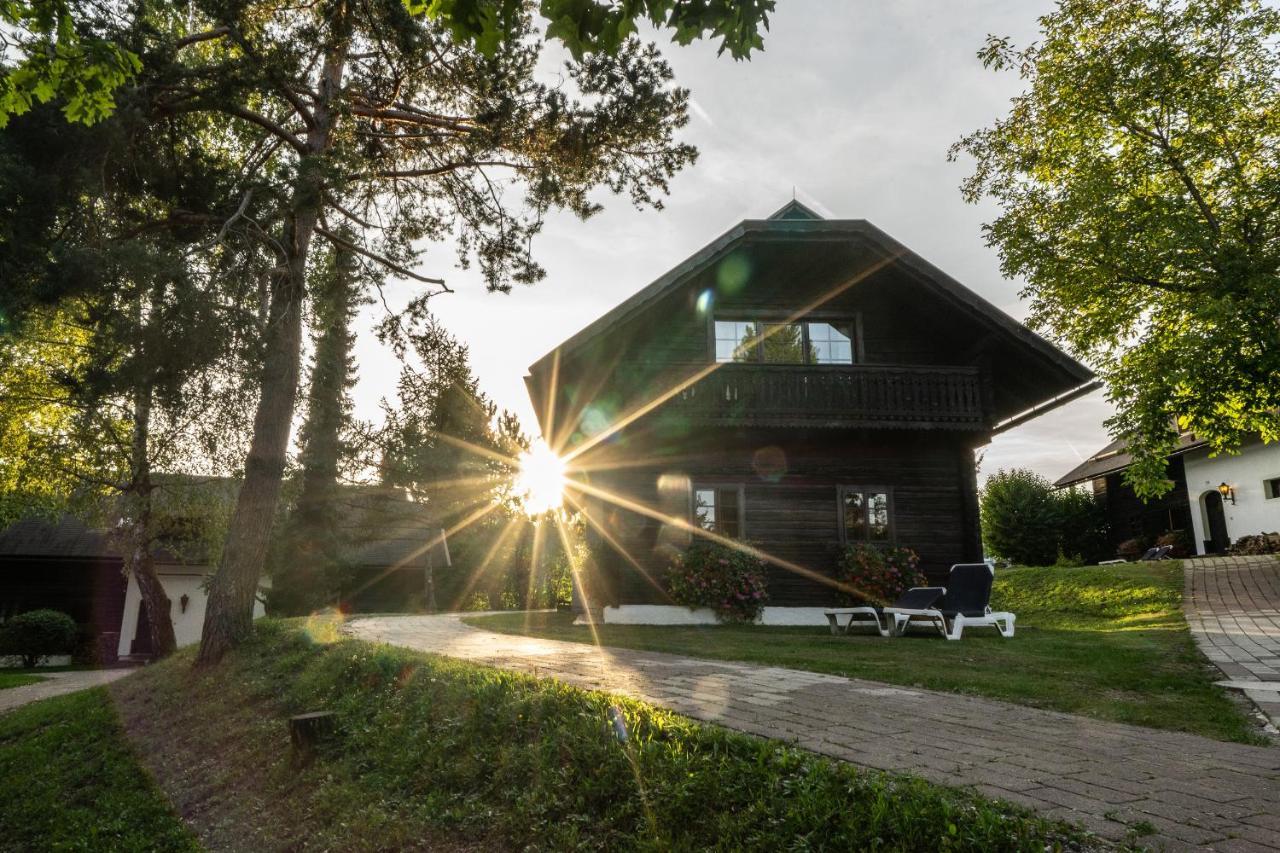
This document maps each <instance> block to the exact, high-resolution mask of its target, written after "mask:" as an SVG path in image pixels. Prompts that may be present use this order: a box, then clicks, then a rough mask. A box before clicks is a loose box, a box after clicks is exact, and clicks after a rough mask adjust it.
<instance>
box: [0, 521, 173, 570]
mask: <svg viewBox="0 0 1280 853" xmlns="http://www.w3.org/2000/svg"><path fill="white" fill-rule="evenodd" d="M154 556H155V560H156V562H157V563H162V564H166V565H177V564H182V563H185V562H187V561H186V560H184V559H183V558H182V557H181V556H179V555H178V554H175V553H173V552H172V551H170V550H168V549H166V548H163V547H160V546H156V548H155V549H154ZM5 557H32V558H43V559H61V560H118V559H120V557H121V555H120V552H119V550H118V549H117V548H116V547H115V545H114V544H113V543H112V541H111V536H110V535H109V534H108V532H107V531H106V530H103V529H99V528H92V527H89V526H88V525H86V524H85V523H84V522H83V521H81V520H80V519H78V518H75V517H74V516H71V515H62V516H59V517H58V518H56V519H49V518H40V517H36V516H32V517H28V518H23V519H19V520H18V521H15V522H14V523H13V524H11V525H9V526H8V527H6V528H4V529H3V530H0V559H3V558H5Z"/></svg>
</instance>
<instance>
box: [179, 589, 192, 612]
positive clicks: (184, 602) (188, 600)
mask: <svg viewBox="0 0 1280 853" xmlns="http://www.w3.org/2000/svg"><path fill="white" fill-rule="evenodd" d="M190 603H191V596H189V595H187V594H186V593H185V592H184V593H183V594H182V597H181V598H179V599H178V606H179V607H181V608H182V612H183V613H186V612H187V605H188V604H190Z"/></svg>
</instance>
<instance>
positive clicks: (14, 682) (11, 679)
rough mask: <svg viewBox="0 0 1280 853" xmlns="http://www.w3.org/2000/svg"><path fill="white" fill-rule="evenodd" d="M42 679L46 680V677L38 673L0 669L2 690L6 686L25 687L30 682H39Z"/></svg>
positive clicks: (0, 688)
mask: <svg viewBox="0 0 1280 853" xmlns="http://www.w3.org/2000/svg"><path fill="white" fill-rule="evenodd" d="M41 681H44V679H43V678H41V677H40V676H38V675H28V674H27V673H25V672H4V671H3V670H0V690H4V689H5V688H6V687H24V686H26V685H28V684H39V683H40V682H41Z"/></svg>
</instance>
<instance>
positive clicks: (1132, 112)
mask: <svg viewBox="0 0 1280 853" xmlns="http://www.w3.org/2000/svg"><path fill="white" fill-rule="evenodd" d="M1040 28H1041V37H1040V40H1039V41H1038V42H1036V43H1035V44H1033V45H1032V46H1030V47H1028V48H1025V49H1022V50H1018V49H1015V48H1014V47H1013V46H1012V45H1011V44H1010V43H1009V41H1008V40H1007V39H1003V38H995V37H991V38H990V39H989V40H988V43H987V45H986V47H985V48H984V49H983V50H982V51H981V52H980V53H979V56H980V57H981V59H982V61H983V62H984V63H985V64H986V65H987V66H988V67H991V68H993V69H996V70H998V71H1004V70H1011V71H1013V72H1014V73H1016V74H1018V75H1019V76H1020V78H1021V79H1022V80H1023V81H1024V83H1025V85H1026V90H1025V91H1024V92H1023V93H1022V94H1021V95H1019V96H1017V97H1016V98H1014V99H1013V103H1012V108H1011V110H1010V112H1009V114H1008V115H1007V116H1005V117H1004V118H1002V119H1000V120H999V121H997V122H996V123H995V124H994V125H992V126H991V127H988V128H986V129H983V130H979V131H977V132H975V133H972V134H970V135H968V136H966V137H964V138H963V139H961V140H960V141H959V142H958V143H956V145H955V146H954V147H953V148H952V152H951V153H952V156H953V157H955V156H957V155H959V154H961V153H966V154H969V155H971V156H972V157H973V158H974V159H975V160H976V161H977V169H976V171H975V172H974V173H973V175H972V176H971V177H970V178H969V179H968V180H966V181H965V182H964V184H963V185H962V189H963V192H964V195H965V198H966V199H967V200H969V201H971V202H977V201H979V200H980V199H982V198H984V197H990V198H993V199H994V200H995V201H996V202H997V203H998V204H999V206H1000V208H1001V212H1000V215H999V216H997V217H996V218H995V219H994V220H993V221H992V222H990V223H989V224H988V225H987V226H986V227H985V232H986V237H987V242H988V244H989V245H991V246H994V247H995V248H996V249H998V250H999V252H1000V257H1001V261H1002V266H1003V270H1004V272H1005V274H1006V275H1008V276H1010V277H1023V278H1025V280H1026V282H1027V285H1026V288H1025V290H1024V291H1023V295H1024V296H1026V297H1028V298H1030V300H1031V320H1032V322H1033V323H1034V324H1036V325H1038V326H1040V327H1042V328H1044V329H1047V330H1048V331H1050V332H1051V333H1053V334H1055V335H1056V336H1058V337H1059V338H1060V339H1061V340H1063V341H1064V342H1065V343H1066V344H1067V345H1069V346H1070V347H1071V348H1072V349H1073V350H1074V351H1075V352H1076V353H1077V354H1079V355H1080V356H1081V357H1083V358H1084V359H1085V360H1086V361H1088V362H1089V363H1090V364H1091V365H1092V366H1093V367H1094V368H1095V369H1096V370H1097V371H1098V373H1099V375H1100V376H1102V378H1103V379H1105V380H1106V382H1107V385H1108V394H1109V399H1110V400H1111V402H1112V403H1113V404H1114V405H1115V407H1116V414H1115V416H1114V417H1113V418H1111V419H1110V420H1109V421H1108V422H1107V424H1108V427H1109V428H1110V429H1111V431H1112V433H1113V434H1114V435H1115V436H1117V437H1119V438H1123V439H1124V440H1126V441H1127V442H1128V446H1129V450H1130V452H1131V453H1133V455H1134V459H1135V462H1134V464H1133V466H1132V467H1130V468H1129V471H1128V474H1127V477H1128V479H1129V481H1130V482H1131V483H1132V485H1133V486H1134V488H1135V490H1136V491H1137V492H1138V493H1139V494H1140V495H1143V496H1153V495H1158V494H1161V493H1163V492H1165V491H1167V490H1168V489H1169V488H1171V487H1172V484H1171V483H1170V482H1169V481H1168V480H1167V479H1165V457H1166V456H1167V454H1168V453H1169V452H1170V451H1171V450H1173V448H1174V442H1175V441H1176V437H1177V430H1190V431H1192V432H1194V433H1195V434H1196V435H1198V436H1200V437H1202V438H1204V439H1207V440H1208V442H1209V444H1210V446H1211V447H1212V449H1213V450H1214V451H1215V452H1219V453H1222V452H1227V453H1230V452H1233V451H1236V450H1237V449H1238V448H1239V447H1240V446H1241V445H1242V444H1244V443H1245V442H1248V441H1250V440H1254V439H1257V438H1262V439H1264V440H1276V439H1280V416H1278V415H1277V412H1278V411H1280V324H1277V317H1280V277H1278V275H1277V273H1278V271H1280V75H1278V69H1280V41H1278V39H1277V36H1278V35H1280V12H1277V10H1275V9H1274V8H1270V7H1268V6H1265V5H1263V4H1262V3H1260V2H1257V0H1061V2H1060V3H1059V4H1058V7H1057V9H1056V10H1055V11H1054V12H1052V13H1050V14H1048V15H1046V16H1044V17H1043V18H1041V19H1040Z"/></svg>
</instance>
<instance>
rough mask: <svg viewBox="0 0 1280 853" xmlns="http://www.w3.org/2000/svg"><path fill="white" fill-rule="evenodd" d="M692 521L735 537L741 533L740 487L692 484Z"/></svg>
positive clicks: (722, 534)
mask: <svg viewBox="0 0 1280 853" xmlns="http://www.w3.org/2000/svg"><path fill="white" fill-rule="evenodd" d="M693 523H694V524H695V525H697V526H698V527H701V528H702V529H703V530H709V531H711V532H712V533H718V534H720V535H721V536H728V537H729V538H731V539H736V538H738V537H739V536H740V535H741V534H742V487H741V486H714V485H703V484H694V487H693Z"/></svg>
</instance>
